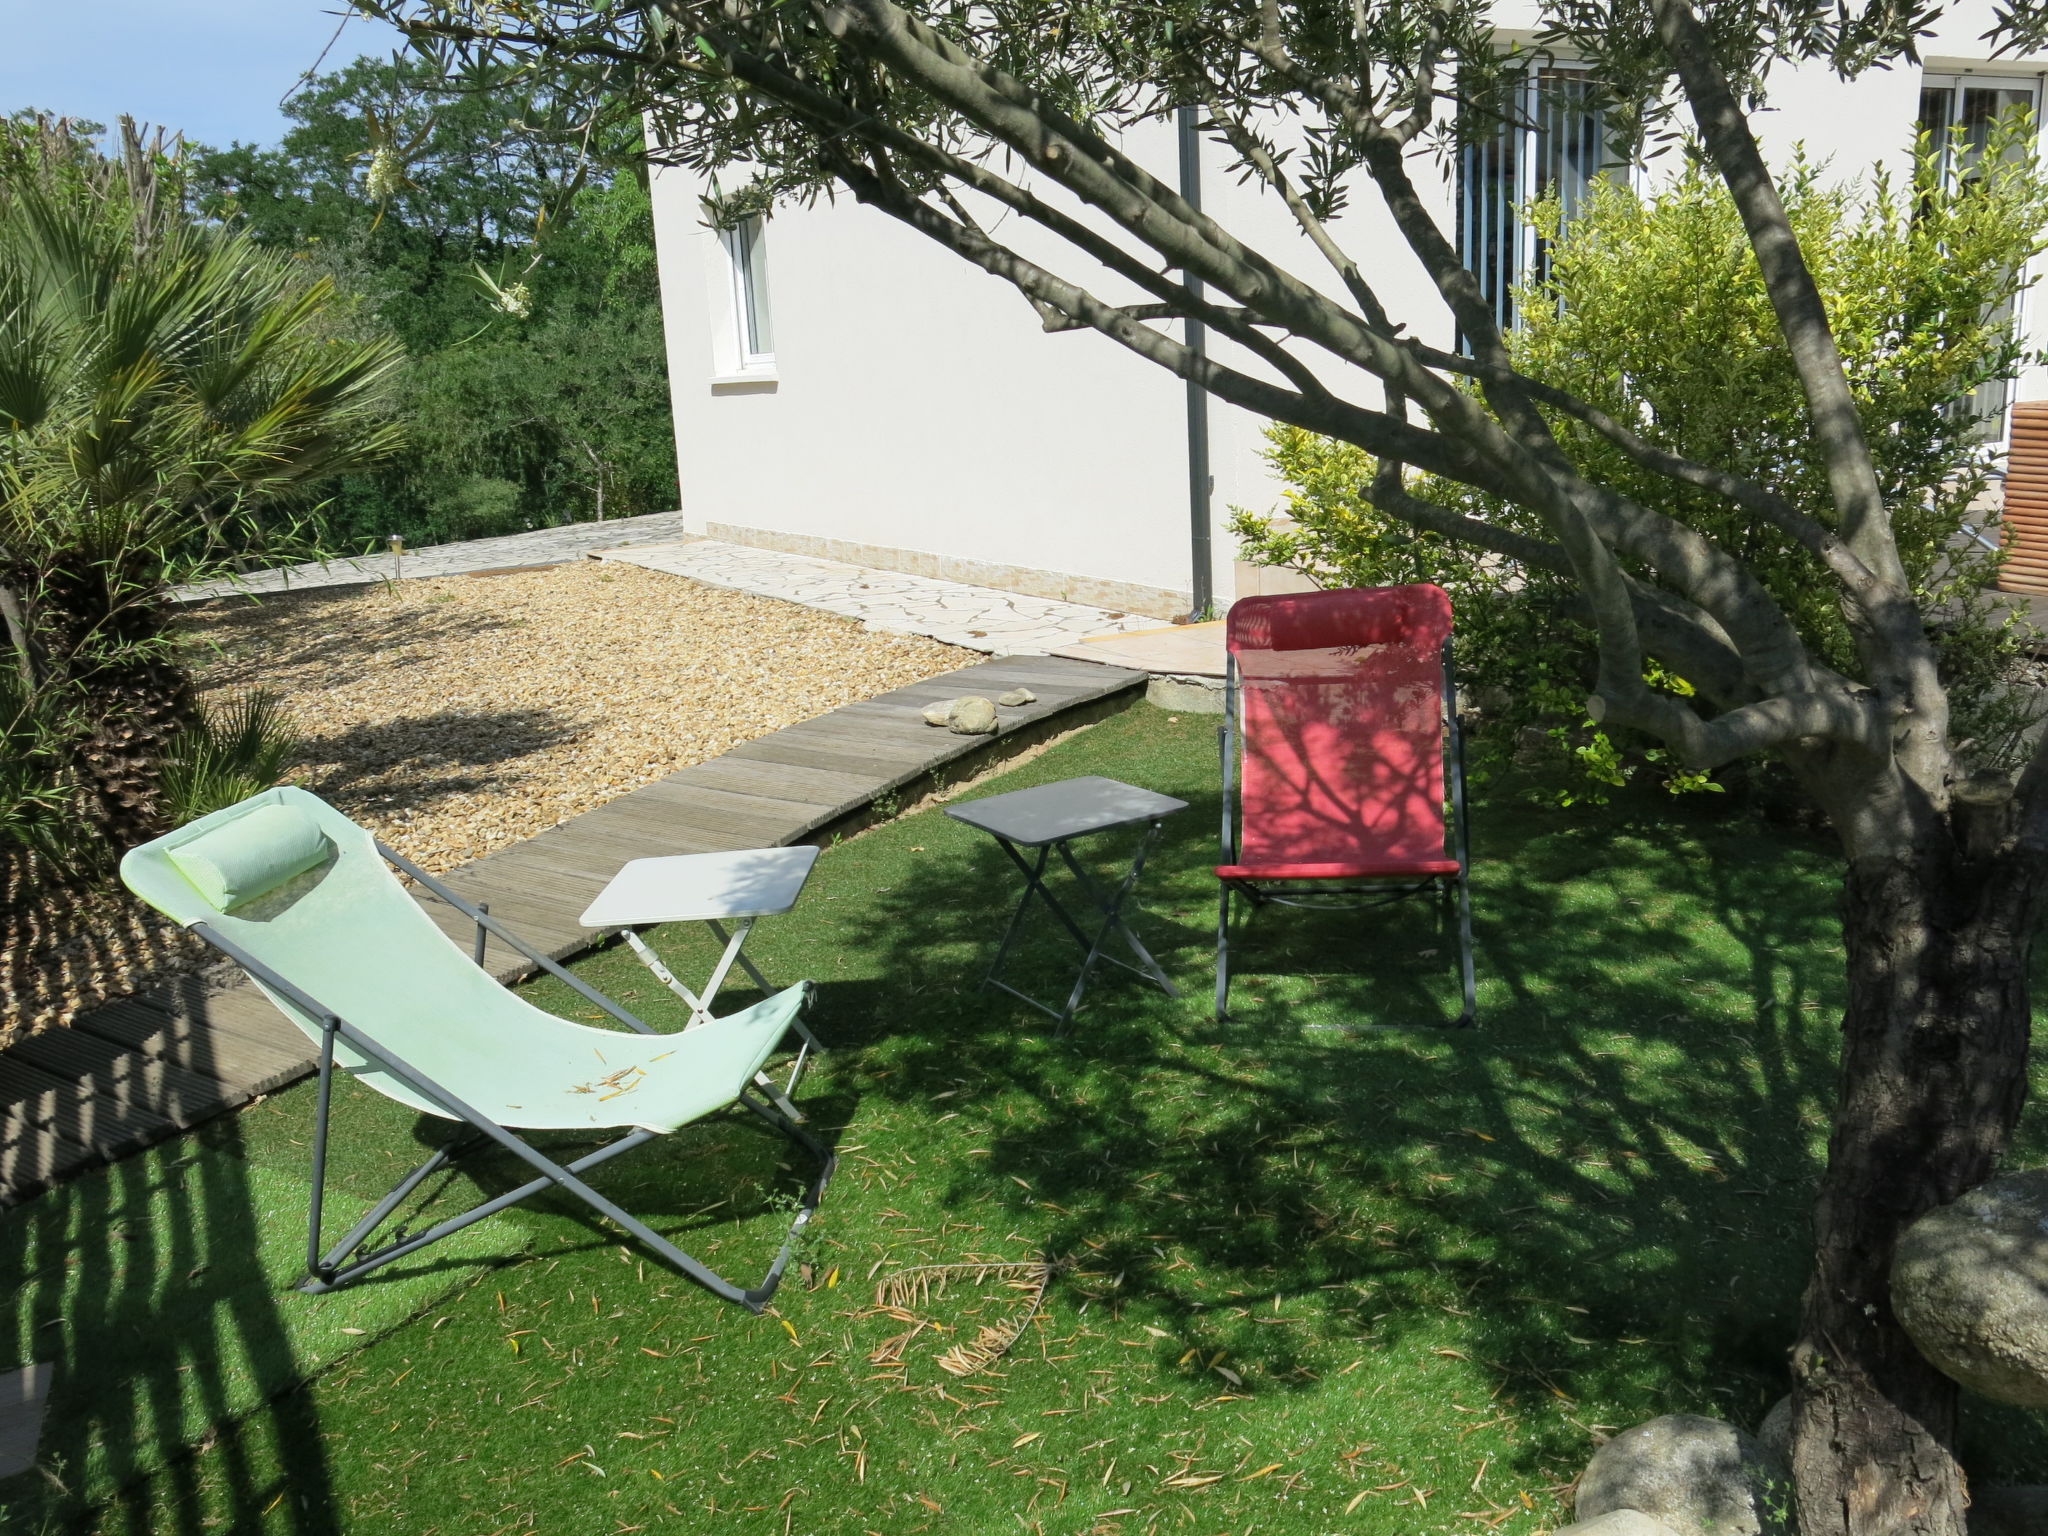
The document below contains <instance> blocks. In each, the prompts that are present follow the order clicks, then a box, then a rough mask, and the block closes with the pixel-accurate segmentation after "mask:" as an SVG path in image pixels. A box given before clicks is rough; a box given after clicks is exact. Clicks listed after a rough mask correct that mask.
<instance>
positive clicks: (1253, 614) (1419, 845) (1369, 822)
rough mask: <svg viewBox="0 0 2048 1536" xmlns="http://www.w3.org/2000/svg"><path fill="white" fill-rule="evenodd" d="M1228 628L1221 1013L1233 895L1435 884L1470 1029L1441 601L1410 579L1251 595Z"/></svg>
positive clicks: (1316, 901) (1352, 896) (1262, 902)
mask: <svg viewBox="0 0 2048 1536" xmlns="http://www.w3.org/2000/svg"><path fill="white" fill-rule="evenodd" d="M1227 635H1228V641H1229V649H1230V666H1229V673H1228V678H1227V681H1226V684H1225V689H1224V704H1223V731H1222V736H1223V862H1222V863H1220V864H1218V865H1217V866H1216V875H1217V878H1218V879H1220V880H1221V881H1222V882H1223V892H1222V903H1221V910H1220V913H1219V915H1218V919H1217V923H1216V1017H1217V1018H1219V1019H1221V1018H1223V1017H1225V1016H1226V1014H1227V1012H1228V1004H1229V999H1230V903H1231V898H1232V897H1233V896H1239V895H1241V896H1243V897H1245V898H1247V899H1248V900H1249V901H1250V902H1251V905H1252V907H1253V908H1254V909H1257V908H1259V907H1263V906H1266V905H1267V904H1269V903H1277V904H1279V905H1282V906H1300V907H1337V906H1354V905H1355V906H1361V907H1366V906H1378V905H1380V904H1382V903H1385V902H1390V901H1398V900H1401V899H1402V898H1404V897H1408V896H1416V895H1421V894H1424V893H1426V892H1431V891H1433V892H1435V893H1436V894H1437V895H1438V897H1439V899H1440V901H1441V903H1442V912H1443V917H1444V920H1445V924H1446V926H1448V924H1449V919H1450V912H1451V906H1452V904H1453V902H1454V901H1455V904H1456V906H1457V913H1458V953H1459V960H1460V964H1461V966H1462V969H1463V974H1464V982H1465V1012H1464V1016H1463V1017H1462V1018H1460V1019H1459V1021H1458V1022H1459V1023H1460V1024H1470V1023H1471V1022H1472V1019H1473V1013H1474V1007H1475V996H1474V988H1473V976H1472V902H1471V897H1470V893H1469V891H1468V888H1467V883H1466V875H1467V871H1468V868H1469V866H1470V863H1471V860H1470V841H1469V838H1468V834H1467V828H1466V821H1465V760H1464V747H1463V743H1462V741H1461V739H1460V737H1459V732H1458V705H1457V691H1456V685H1455V684H1454V682H1453V680H1452V675H1451V600H1450V598H1449V596H1447V595H1446V594H1445V592H1444V591H1443V589H1442V588H1441V587H1435V586H1430V585H1427V584H1418V585H1414V586H1406V587H1359V588H1350V589H1345V590H1341V591H1335V592H1297V593H1289V594H1287V595H1284V596H1278V597H1248V598H1243V599H1241V600H1239V601H1238V602H1237V603H1235V604H1233V605H1232V607H1231V610H1230V622H1229V627H1228V630H1227ZM1447 736H1448V738H1449V742H1450V760H1451V773H1450V797H1451V817H1450V823H1449V826H1448V827H1447V826H1446V825H1445V817H1444V743H1445V739H1446V737H1447ZM1240 760H1241V764H1242V767H1241V773H1240ZM1239 777H1241V779H1242V783H1241V785H1239V786H1237V787H1236V792H1235V794H1233V780H1234V779H1236V778H1239ZM1233 801H1234V802H1235V803H1233ZM1233 813H1235V814H1234V815H1233ZM1447 843H1448V847H1447V846H1446V845H1447Z"/></svg>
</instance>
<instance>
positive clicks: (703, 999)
mask: <svg viewBox="0 0 2048 1536" xmlns="http://www.w3.org/2000/svg"><path fill="white" fill-rule="evenodd" d="M817 862H818V850H817V849H816V848H811V847H795V848H748V849H744V850H742V851H740V852H736V853H685V854H677V855H675V856H673V857H670V858H661V859H635V860H633V861H632V862H631V863H630V864H628V865H626V867H625V868H624V869H621V870H620V871H619V872H618V873H617V874H616V875H614V876H612V879H611V883H610V884H609V885H607V886H606V887H605V888H604V889H603V890H602V891H600V892H598V895H597V899H596V900H595V901H593V902H592V903H591V904H590V905H589V907H587V908H586V909H585V910H584V913H583V916H582V918H581V919H580V921H581V922H582V924H583V926H584V927H586V928H617V929H619V930H620V932H621V936H622V937H623V938H624V939H625V941H626V943H627V944H628V945H629V946H631V948H632V950H633V953H634V954H636V955H638V956H639V957H640V961H641V963H642V964H643V965H645V966H646V967H647V969H648V970H650V971H652V972H653V973H654V976H655V979H656V980H657V981H659V982H660V983H661V984H662V985H663V986H665V987H667V988H668V989H669V991H671V992H673V993H675V995H676V996H677V997H680V998H681V999H682V1000H683V1001H684V1002H686V1003H688V1004H689V1005H690V1022H689V1024H688V1025H687V1026H685V1027H686V1028H690V1029H695V1028H696V1027H697V1026H698V1025H700V1024H708V1023H710V1022H711V1004H712V1000H713V999H714V998H716V997H717V996H718V989H719V988H720V987H722V986H724V985H725V978H726V976H727V975H728V973H730V972H731V970H732V968H733V966H734V965H735V964H737V965H738V966H739V967H740V969H741V970H743V971H745V972H746V973H747V974H748V975H749V976H751V977H752V978H753V979H754V984H755V985H756V986H758V987H759V988H760V989H761V990H762V991H763V992H773V991H774V990H775V988H774V986H773V985H771V984H770V982H769V980H768V978H767V977H766V976H763V975H762V974H761V972H760V971H759V969H757V968H756V967H755V965H754V962H753V961H751V960H749V959H748V958H747V956H746V953H745V949H746V943H747V935H748V934H749V933H751V932H753V930H754V923H755V920H756V919H758V918H763V917H778V916H780V915H781V914H782V913H784V912H787V911H788V910H789V909H790V908H791V907H793V906H795V905H796V900H797V897H798V896H800V895H802V894H803V888H804V882H805V881H807V880H809V879H810V876H811V866H812V865H813V864H815V863H817ZM690 922H695V923H702V924H703V925H704V926H705V927H706V928H708V929H710V930H711V935H712V937H713V938H715V939H717V940H718V942H719V943H721V944H723V945H724V946H725V951H724V953H722V954H721V955H720V956H719V957H718V964H717V965H715V966H713V967H712V971H711V978H710V980H708V981H707V982H705V983H704V990H703V991H702V992H701V993H699V992H693V991H691V990H690V988H688V987H686V986H685V985H683V983H682V982H681V981H679V980H677V979H676V975H675V973H674V972H673V971H671V970H670V969H669V968H668V967H667V966H666V965H664V964H663V963H662V960H661V957H660V956H659V955H657V954H655V952H654V951H653V950H652V949H651V948H649V947H648V944H647V941H646V940H645V939H643V938H642V937H640V933H639V929H640V928H642V927H645V926H647V925H649V924H653V923H690ZM727 923H731V924H732V925H733V928H732V931H731V932H730V933H728V932H727V931H726V929H725V925H726V924H727ZM794 1028H795V1030H796V1032H797V1034H799V1035H800V1036H802V1038H803V1042H804V1044H803V1048H802V1049H801V1050H799V1051H798V1052H797V1058H796V1063H795V1065H794V1066H792V1067H791V1068H790V1072H789V1082H788V1083H787V1084H786V1085H784V1086H783V1087H782V1088H781V1089H775V1088H774V1084H773V1083H772V1082H771V1081H770V1080H769V1078H768V1076H767V1074H766V1073H762V1074H760V1075H759V1076H758V1077H757V1078H756V1079H755V1081H756V1082H758V1083H760V1084H762V1085H763V1086H765V1087H767V1088H770V1089H771V1090H773V1091H774V1092H775V1094H776V1097H777V1101H778V1103H780V1104H781V1105H782V1106H783V1107H784V1108H785V1109H786V1110H788V1112H790V1113H792V1114H793V1113H795V1110H794V1108H793V1107H792V1106H790V1105H789V1104H788V1101H787V1099H786V1097H785V1095H787V1094H788V1093H790V1092H793V1091H794V1090H795V1088H796V1083H797V1079H798V1077H799V1076H801V1075H802V1073H803V1069H804V1062H805V1060H806V1058H807V1057H808V1056H809V1054H810V1053H811V1052H812V1051H813V1050H823V1049H824V1047H823V1046H822V1045H820V1044H819V1043H818V1037H817V1036H816V1035H814V1034H812V1033H811V1031H810V1030H809V1028H807V1027H806V1026H805V1025H804V1023H803V1022H802V1021H801V1020H798V1021H797V1022H796V1024H795V1025H794Z"/></svg>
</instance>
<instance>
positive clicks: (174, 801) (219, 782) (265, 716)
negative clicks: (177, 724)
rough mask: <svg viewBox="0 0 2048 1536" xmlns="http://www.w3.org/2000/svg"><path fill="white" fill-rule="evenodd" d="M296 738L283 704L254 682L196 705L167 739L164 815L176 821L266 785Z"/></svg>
mask: <svg viewBox="0 0 2048 1536" xmlns="http://www.w3.org/2000/svg"><path fill="white" fill-rule="evenodd" d="M299 741H300V737H299V733H298V731H297V729H296V728H295V727H294V726H293V724H292V722H291V718H290V716H289V715H287V714H286V713H285V710H284V706H283V704H282V703H281V702H280V701H279V700H278V698H277V696H276V695H275V694H271V693H266V692H265V691H263V690H262V689H260V688H252V689H250V690H249V691H248V692H246V693H241V694H236V695H234V696H233V697H231V698H228V699H226V700H224V701H222V702H219V703H209V704H203V705H201V706H200V709H199V715H198V718H197V719H196V720H194V721H193V723H192V724H191V725H189V726H187V727H186V728H185V729H184V730H183V731H181V732H180V733H179V734H178V735H177V736H176V737H174V738H173V739H172V742H171V750H170V753H169V755H168V758H167V761H166V763H165V766H164V777H163V794H164V806H165V809H166V811H167V813H168V816H167V819H168V820H169V821H170V822H171V824H172V825H174V826H181V825H183V824H184V823H185V822H188V821H197V820H198V819H199V818H200V817H201V816H209V815H211V814H212V813H213V812H215V811H218V810H221V809H223V808H224V807H226V806H230V805H233V804H235V803H236V802H237V801H241V800H246V799H248V798H249V797H250V796H251V795H253V794H257V793H260V792H261V791H263V790H266V789H268V788H270V786H271V785H273V784H275V783H276V782H277V781H278V779H279V778H280V777H281V776H282V774H283V773H284V767H285V764H286V763H287V762H289V761H290V760H291V757H292V754H293V753H294V752H296V751H297V750H298V747H299Z"/></svg>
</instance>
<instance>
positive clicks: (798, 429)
mask: <svg viewBox="0 0 2048 1536" xmlns="http://www.w3.org/2000/svg"><path fill="white" fill-rule="evenodd" d="M1166 142H1167V148H1168V149H1169V150H1170V149H1171V141H1170V139H1168V140H1167V141H1166ZM1169 163H1170V161H1169ZM700 196H701V189H700V187H699V185H698V184H697V183H696V182H695V181H694V180H693V179H692V178H690V177H688V176H686V175H685V174H684V173H681V172H678V171H674V170H666V169H664V170H658V171H657V172H656V173H655V179H654V211H655V231H656V238H657V242H658V245H659V250H660V261H661V280H662V302H663V309H664V314H665V318H666V326H667V332H668V347H669V376H670V379H671V388H672V389H673V391H674V395H675V415H676V443H677V458H678V463H679V466H680V472H681V480H682V492H683V511H684V513H685V514H686V516H687V517H688V519H689V520H690V522H691V525H692V526H693V527H698V526H702V525H704V524H710V523H725V524H733V525H738V526H741V527H747V528H759V529H768V530H773V531H776V532H779V533H789V534H795V535H800V536H806V537H812V538H821V539H833V540H844V541H851V542H855V543H860V544H869V545H879V546H885V547H890V548H901V549H910V550H919V551H926V552H930V553H933V554H937V555H942V556H952V557H958V558H960V559H966V560H973V561H980V562H987V563H990V564H994V565H1003V566H1017V567H1027V568H1031V569H1035V570H1040V571H1052V572H1066V573H1072V574H1074V575H1076V576H1083V577H1101V578H1107V579H1111V580H1116V581H1122V582H1128V583H1133V584H1137V585H1141V586H1146V587H1153V588H1161V589H1168V590H1171V591H1175V592H1185V591H1186V590H1187V587H1188V580H1189V562H1188V539H1187V537H1186V535H1185V532H1184V530H1185V527H1186V521H1187V511H1186V508H1187V498H1186V485H1185V467H1184V466H1185V453H1186V448H1185V442H1186V439H1185V436H1184V423H1185V415H1184V410H1183V404H1182V399H1183V391H1182V386H1181V383H1180V381H1179V380H1177V379H1175V378H1173V377H1171V376H1169V375H1167V374H1166V373H1164V372H1162V371H1161V370H1160V369H1158V368H1157V367H1155V366H1153V365H1151V364H1148V363H1146V362H1144V361H1142V360H1140V359H1137V358H1134V357H1132V356H1131V355H1129V354H1128V353H1126V352H1125V351H1124V350H1123V349H1122V348H1120V347H1118V346H1117V345H1116V344H1115V343H1113V342H1110V341H1108V340H1106V339H1104V338H1103V337H1101V336H1099V335H1096V334H1094V333H1092V332H1083V331H1073V332H1065V333H1061V334H1058V335H1048V334H1046V333H1045V332H1044V331H1043V329H1042V328H1041V326H1040V324H1039V321H1038V318H1037V316H1036V315H1035V314H1034V313H1033V312H1032V310H1031V308H1030V307H1029V305H1027V304H1026V303H1025V301H1024V300H1023V299H1022V298H1021V297H1019V296H1018V295H1017V293H1016V292H1015V291H1014V290H1013V289H1012V288H1010V286H1009V285H1008V284H1007V283H1005V282H1003V281H1001V280H999V279H997V278H994V277H991V276H989V275H987V274H985V273H983V272H981V271H979V270H978V269H976V268H973V267H971V266H969V265H968V264H967V263H966V262H963V261H961V260H960V259H959V258H958V257H956V256H953V255H952V254H950V253H949V252H946V251H944V250H941V249H940V248H938V247H937V246H936V245H934V244H933V243H932V242H931V241H929V240H928V239H926V238H925V237H924V236H922V235H920V234H918V233H916V232H915V231H913V230H910V229H908V228H906V227H904V226H902V225H901V224H899V223H897V222H896V221H895V220H893V219H891V218H889V217H888V216H887V215H884V214H882V213H878V212H876V211H874V210H872V209H869V208H864V207H861V206H859V205H858V204H856V203H854V202H853V201H852V200H851V199H850V198H843V199H841V200H840V201H839V202H838V203H836V204H829V205H828V204H820V205H819V206H817V207H815V208H809V209H793V210H784V211H782V212H779V213H777V214H776V215H775V216H774V217H773V218H772V219H771V220H770V221H769V222H768V225H767V229H766V233H765V238H764V242H763V244H764V249H765V253H766V258H767V263H768V281H769V287H770V290H771V292H772V295H773V306H774V331H775V368H774V374H773V377H772V378H763V379H761V380H760V381H758V382H757V383H753V384H739V383H731V382H728V383H720V382H718V380H719V379H720V378H721V377H722V376H724V375H726V374H727V373H728V372H729V370H730V367H731V359H730V357H729V356H722V355H721V353H722V352H724V351H725V349H724V347H723V345H722V343H723V341H724V338H725V337H726V336H727V335H728V334H729V333H730V331H731V329H732V326H733V323H734V322H733V317H732V307H731V298H730V291H729V285H728V284H729V279H728V271H729V264H728V258H727V256H726V253H725V251H724V248H723V246H722V244H721V243H720V241H719V239H718V237H717V236H716V235H715V234H714V233H713V232H712V231H710V230H709V229H707V228H705V227H704V224H703V214H702V210H701V206H700V202H699V199H700ZM1016 233H1017V232H1016V230H1015V228H1014V225H1012V227H1010V228H1006V229H1004V230H1003V234H1004V235H1005V236H1006V237H1011V238H1014V237H1015V236H1016ZM1038 248H1041V249H1043V248H1045V247H1044V245H1043V242H1040V243H1039V247H1038ZM1062 260H1063V261H1064V262H1065V265H1066V266H1067V268H1068V270H1072V263H1071V261H1070V260H1067V259H1066V258H1064V257H1062ZM1105 287H1106V289H1107V291H1108V294H1109V296H1111V297H1112V298H1114V299H1116V300H1117V301H1120V302H1121V301H1125V300H1127V299H1129V298H1131V297H1133V296H1132V295H1129V294H1126V293H1124V292H1123V291H1122V290H1121V287H1120V285H1116V284H1113V283H1107V284H1105Z"/></svg>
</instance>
